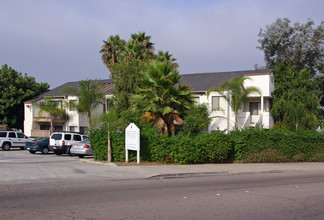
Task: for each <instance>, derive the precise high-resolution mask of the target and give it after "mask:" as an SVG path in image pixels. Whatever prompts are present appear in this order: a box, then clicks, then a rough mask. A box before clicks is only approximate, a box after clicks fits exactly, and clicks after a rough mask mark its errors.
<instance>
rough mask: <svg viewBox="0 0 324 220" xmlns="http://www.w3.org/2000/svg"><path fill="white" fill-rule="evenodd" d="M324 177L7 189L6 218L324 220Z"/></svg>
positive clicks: (0, 197)
mask: <svg viewBox="0 0 324 220" xmlns="http://www.w3.org/2000/svg"><path fill="white" fill-rule="evenodd" d="M323 189H324V176H323V174H322V173H281V174H254V175H251V174H250V175H233V176H213V177H196V178H180V179H146V180H145V179H142V180H119V181H98V180H97V181H76V182H67V183H62V182H60V183H46V184H44V183H33V184H13V185H10V184H2V185H1V188H0V219H324V190H323Z"/></svg>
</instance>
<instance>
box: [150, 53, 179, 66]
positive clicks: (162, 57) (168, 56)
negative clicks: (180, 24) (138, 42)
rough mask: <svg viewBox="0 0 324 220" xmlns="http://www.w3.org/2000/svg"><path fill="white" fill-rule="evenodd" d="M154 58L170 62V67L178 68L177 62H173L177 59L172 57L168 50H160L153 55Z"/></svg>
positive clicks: (162, 61)
mask: <svg viewBox="0 0 324 220" xmlns="http://www.w3.org/2000/svg"><path fill="white" fill-rule="evenodd" d="M155 60H157V61H160V62H161V63H171V66H172V68H175V69H177V68H179V64H178V63H176V62H175V61H176V60H177V59H176V58H173V57H172V54H170V53H169V51H166V52H163V51H162V50H160V51H159V52H158V54H157V55H155Z"/></svg>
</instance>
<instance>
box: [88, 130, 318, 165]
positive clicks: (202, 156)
mask: <svg viewBox="0 0 324 220" xmlns="http://www.w3.org/2000/svg"><path fill="white" fill-rule="evenodd" d="M140 126H141V128H140V129H141V135H140V138H141V139H140V141H141V150H140V157H141V161H150V162H158V163H179V164H198V163H222V162H231V161H233V160H236V161H242V162H251V163H252V162H259V163H260V162H289V161H290V162H304V161H324V159H323V158H324V135H323V134H322V133H318V132H316V131H309V130H300V131H298V132H291V131H286V130H282V129H276V130H268V131H267V130H263V129H258V128H250V129H246V130H243V131H233V132H231V133H230V134H229V135H228V134H225V133H223V132H211V133H209V134H196V135H186V134H184V133H182V134H179V135H177V136H170V137H169V136H164V135H160V134H158V132H157V130H156V128H154V127H152V126H151V125H150V124H141V125H140ZM90 141H91V145H92V148H93V152H94V155H95V160H107V132H106V131H103V130H93V131H92V132H91V134H90ZM111 147H112V161H115V162H117V161H125V133H124V132H117V131H115V132H112V133H111ZM129 161H136V151H129Z"/></svg>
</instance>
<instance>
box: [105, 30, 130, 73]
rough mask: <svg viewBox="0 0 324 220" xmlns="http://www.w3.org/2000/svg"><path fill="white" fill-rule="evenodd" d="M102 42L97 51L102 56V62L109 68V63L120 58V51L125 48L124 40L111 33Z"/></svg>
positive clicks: (116, 61)
mask: <svg viewBox="0 0 324 220" xmlns="http://www.w3.org/2000/svg"><path fill="white" fill-rule="evenodd" d="M103 42H104V44H103V45H102V46H101V50H100V51H99V52H100V53H101V54H102V56H101V58H102V61H103V63H104V64H105V65H106V66H107V68H108V69H109V70H110V65H111V64H113V63H118V62H119V61H120V59H121V55H122V52H123V51H124V49H125V45H126V41H125V40H123V39H120V37H119V35H115V36H113V35H111V36H109V38H108V39H107V41H103Z"/></svg>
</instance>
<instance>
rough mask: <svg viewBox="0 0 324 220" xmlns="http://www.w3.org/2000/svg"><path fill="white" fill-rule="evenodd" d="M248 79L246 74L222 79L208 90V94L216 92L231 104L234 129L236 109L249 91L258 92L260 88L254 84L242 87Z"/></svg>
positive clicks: (240, 105) (244, 100)
mask: <svg viewBox="0 0 324 220" xmlns="http://www.w3.org/2000/svg"><path fill="white" fill-rule="evenodd" d="M247 79H249V78H248V77H246V76H241V77H233V78H231V79H229V80H228V81H224V82H222V83H221V85H220V86H216V87H213V88H211V89H209V90H208V96H209V94H210V93H211V92H218V93H219V94H220V95H221V96H222V97H223V98H224V99H225V100H226V101H227V102H228V103H229V104H230V106H231V108H232V109H233V111H234V114H235V129H236V130H237V116H238V111H239V110H240V108H242V106H243V105H244V103H245V102H246V100H247V98H248V96H249V95H250V94H251V93H260V89H259V88H257V87H255V86H249V87H244V81H245V80H247Z"/></svg>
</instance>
